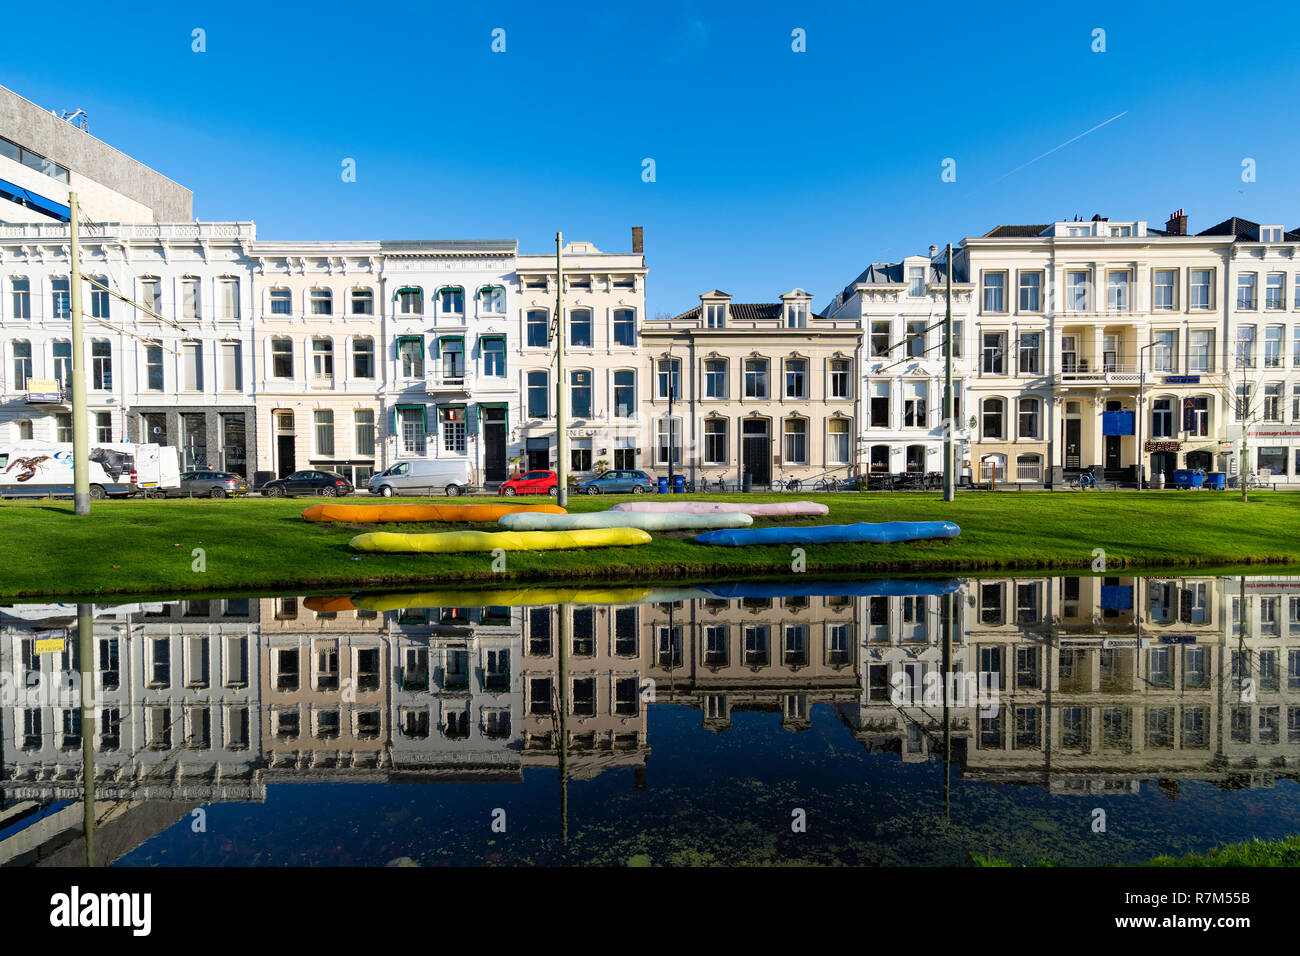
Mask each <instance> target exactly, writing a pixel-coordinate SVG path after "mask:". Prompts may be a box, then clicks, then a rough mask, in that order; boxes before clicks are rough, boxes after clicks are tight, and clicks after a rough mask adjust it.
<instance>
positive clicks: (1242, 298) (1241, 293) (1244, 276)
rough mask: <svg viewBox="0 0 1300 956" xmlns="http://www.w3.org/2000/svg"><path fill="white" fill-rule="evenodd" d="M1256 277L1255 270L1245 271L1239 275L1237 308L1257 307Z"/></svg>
mask: <svg viewBox="0 0 1300 956" xmlns="http://www.w3.org/2000/svg"><path fill="white" fill-rule="evenodd" d="M1255 278H1256V274H1255V273H1253V272H1243V273H1241V274H1240V275H1238V276H1237V308H1238V309H1248V310H1250V309H1254V308H1255Z"/></svg>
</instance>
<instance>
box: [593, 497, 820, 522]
mask: <svg viewBox="0 0 1300 956" xmlns="http://www.w3.org/2000/svg"><path fill="white" fill-rule="evenodd" d="M609 510H610V511H677V512H683V511H684V512H686V513H687V514H693V515H714V514H727V513H738V514H743V515H749V516H750V517H753V518H789V517H793V516H796V515H825V514H829V513H830V510H831V509H830V508H827V507H826V506H825V505H819V504H817V503H816V502H815V501H777V502H773V503H771V504H752V505H751V504H747V503H745V502H742V501H625V502H623V503H622V504H619V505H615V506H614V507H612V508H610V509H609Z"/></svg>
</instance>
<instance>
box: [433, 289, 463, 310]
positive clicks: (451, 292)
mask: <svg viewBox="0 0 1300 956" xmlns="http://www.w3.org/2000/svg"><path fill="white" fill-rule="evenodd" d="M438 311H439V312H441V313H442V314H443V315H464V314H465V290H464V289H463V288H461V287H460V286H458V285H449V286H443V287H442V288H441V289H439V290H438Z"/></svg>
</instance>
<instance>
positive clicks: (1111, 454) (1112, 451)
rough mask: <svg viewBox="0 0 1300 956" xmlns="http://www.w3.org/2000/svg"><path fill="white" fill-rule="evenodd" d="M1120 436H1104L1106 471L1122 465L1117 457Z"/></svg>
mask: <svg viewBox="0 0 1300 956" xmlns="http://www.w3.org/2000/svg"><path fill="white" fill-rule="evenodd" d="M1121 437H1122V436H1120V435H1107V436H1106V470H1107V471H1118V470H1119V469H1120V468H1122V467H1124V466H1123V465H1122V464H1120V458H1119V446H1120V440H1121Z"/></svg>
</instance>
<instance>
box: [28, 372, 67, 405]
mask: <svg viewBox="0 0 1300 956" xmlns="http://www.w3.org/2000/svg"><path fill="white" fill-rule="evenodd" d="M62 397H63V396H62V393H61V390H60V388H59V383H58V382H57V381H56V380H55V379H52V378H29V379H28V380H27V401H28V402H57V401H59V400H60V399H61V398H62Z"/></svg>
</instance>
